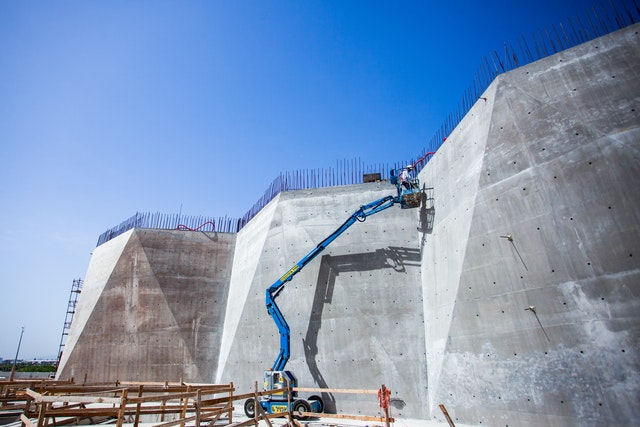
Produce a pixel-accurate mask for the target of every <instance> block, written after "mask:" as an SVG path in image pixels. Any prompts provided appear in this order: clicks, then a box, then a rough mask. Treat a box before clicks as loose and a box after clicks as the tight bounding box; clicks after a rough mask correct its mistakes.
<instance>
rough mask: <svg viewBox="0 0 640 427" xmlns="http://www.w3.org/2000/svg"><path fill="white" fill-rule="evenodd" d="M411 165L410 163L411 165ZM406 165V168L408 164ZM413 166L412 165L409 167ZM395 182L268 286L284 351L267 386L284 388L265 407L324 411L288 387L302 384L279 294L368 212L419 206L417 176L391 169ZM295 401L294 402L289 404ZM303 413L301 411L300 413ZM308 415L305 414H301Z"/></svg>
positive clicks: (250, 405) (249, 410)
mask: <svg viewBox="0 0 640 427" xmlns="http://www.w3.org/2000/svg"><path fill="white" fill-rule="evenodd" d="M408 168H409V167H408ZM405 169H406V168H405ZM409 170H411V168H409ZM389 181H390V182H391V184H393V185H395V186H396V187H397V189H398V192H397V195H396V196H386V197H383V198H381V199H378V200H375V201H373V202H371V203H369V204H366V205H363V206H360V209H358V210H357V211H355V212H354V213H353V214H351V216H350V217H349V218H347V220H346V221H345V222H344V223H343V224H342V225H341V226H340V227H338V228H337V229H336V230H335V231H334V232H333V233H331V234H330V235H329V236H328V237H326V238H325V239H324V240H323V241H322V242H320V243H319V244H318V245H317V246H316V247H315V248H313V250H312V251H311V252H309V253H308V254H307V255H305V256H304V258H302V259H301V260H300V261H298V262H297V263H296V264H295V265H294V266H293V267H291V268H290V269H289V270H288V271H287V272H286V273H285V274H284V275H283V276H282V277H280V278H279V279H278V280H276V281H275V283H274V284H273V285H271V286H270V287H269V288H267V292H266V304H267V311H268V312H269V314H270V315H271V317H272V318H273V321H274V322H275V324H276V326H277V327H278V332H279V333H280V352H279V353H278V357H277V358H276V360H275V362H274V363H273V366H272V367H271V369H269V370H268V371H264V390H265V391H273V390H282V391H280V392H278V393H274V394H269V395H266V396H261V397H260V398H259V401H258V403H259V404H260V406H261V407H262V409H263V410H264V411H265V412H267V413H269V414H272V413H276V412H288V411H291V412H293V413H295V414H299V413H301V412H316V413H319V412H322V411H323V409H324V404H323V402H322V398H320V396H310V397H309V398H308V399H303V398H299V397H298V394H297V392H296V391H288V388H289V387H291V388H294V387H297V386H298V380H297V379H296V377H295V375H294V374H293V373H292V372H291V371H287V370H285V369H284V368H285V366H286V364H287V362H288V361H289V356H290V329H289V325H288V324H287V321H286V320H285V318H284V316H283V315H282V312H281V311H280V308H279V307H278V305H277V304H276V298H277V297H278V295H279V294H280V292H282V290H283V289H284V287H285V285H286V284H287V282H290V281H291V279H293V276H295V275H296V274H298V273H299V272H300V271H301V270H302V269H303V268H304V267H305V266H306V265H307V264H309V263H310V262H311V261H312V260H313V259H314V258H315V257H316V256H318V254H319V253H320V252H322V251H323V250H325V248H326V247H327V246H329V245H330V244H331V242H333V241H334V240H335V239H336V238H338V236H340V235H341V234H342V233H344V232H345V231H346V230H347V229H348V228H349V227H351V226H352V225H353V224H354V223H355V222H356V221H359V222H364V220H366V219H367V217H368V216H371V215H373V214H376V213H378V212H381V211H383V210H385V209H387V208H390V207H391V206H393V205H395V204H399V205H400V207H401V208H403V209H405V208H417V207H419V206H420V203H421V201H422V193H421V191H420V188H419V187H420V186H419V182H418V179H417V178H412V177H410V176H409V177H408V178H407V177H406V174H405V176H404V177H403V175H396V171H393V170H392V171H391V179H390V180H389ZM255 405H256V402H255V400H254V399H253V398H249V399H247V400H246V401H245V403H244V412H245V414H246V415H247V416H248V417H250V418H253V417H254V416H255V410H256V406H255ZM289 405H291V406H289ZM298 416H299V415H298ZM300 417H301V418H304V417H303V416H300Z"/></svg>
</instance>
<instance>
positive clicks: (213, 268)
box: [57, 229, 235, 382]
mask: <svg viewBox="0 0 640 427" xmlns="http://www.w3.org/2000/svg"><path fill="white" fill-rule="evenodd" d="M234 246H235V235H233V234H220V233H218V234H216V233H202V232H184V231H170V230H141V229H135V230H131V231H129V232H127V233H125V234H123V235H121V236H118V237H117V238H115V239H113V240H111V241H109V242H107V243H105V244H103V245H101V246H99V247H97V248H96V249H95V250H94V252H93V255H92V257H91V261H90V264H89V268H88V270H87V274H86V276H85V286H84V287H83V290H82V294H81V297H80V299H79V301H78V306H77V308H76V315H75V316H74V319H73V323H72V325H71V329H70V331H69V338H68V341H67V345H66V348H67V351H64V352H63V357H62V359H61V363H60V366H59V368H58V373H57V375H58V376H59V377H63V378H71V377H74V378H75V379H76V382H82V381H89V382H98V381H105V380H107V379H109V380H111V379H133V380H138V381H151V380H158V381H160V380H165V379H168V378H174V379H182V378H183V379H185V380H187V379H188V380H189V381H194V382H212V381H213V373H214V372H215V366H216V362H217V354H218V352H219V347H220V339H221V336H222V329H223V319H224V307H225V305H226V302H227V295H228V293H229V288H228V283H229V276H230V271H231V262H232V256H233V249H234Z"/></svg>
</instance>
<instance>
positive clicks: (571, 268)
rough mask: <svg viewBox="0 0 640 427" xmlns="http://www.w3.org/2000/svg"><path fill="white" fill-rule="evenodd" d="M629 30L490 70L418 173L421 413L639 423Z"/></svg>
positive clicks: (637, 180)
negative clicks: (423, 352) (422, 213)
mask: <svg viewBox="0 0 640 427" xmlns="http://www.w3.org/2000/svg"><path fill="white" fill-rule="evenodd" d="M639 29H640V27H639V26H638V25H636V26H633V27H630V28H627V29H625V30H622V31H620V32H618V33H615V34H611V35H609V36H606V37H603V38H601V39H597V40H595V41H593V42H590V43H587V44H585V45H582V46H579V47H577V48H575V49H571V50H569V51H566V52H563V53H560V54H558V55H554V56H552V57H550V58H548V59H545V60H543V61H539V62H536V63H534V64H531V65H529V66H527V67H523V68H521V69H517V70H515V71H512V72H510V73H507V74H504V75H501V76H499V77H498V78H497V79H496V80H495V81H494V82H493V84H492V85H491V86H490V88H489V89H488V90H487V91H486V93H485V94H484V95H483V98H485V99H484V100H479V101H478V102H477V103H476V105H475V106H474V107H473V109H472V110H471V111H470V112H469V114H468V115H467V116H466V117H465V119H464V120H463V121H462V123H461V124H460V126H458V128H457V129H456V130H455V131H454V132H453V133H452V135H451V136H450V137H449V138H448V140H447V143H446V144H445V145H443V147H442V148H441V149H440V150H439V151H438V153H437V154H436V155H435V156H434V157H433V159H432V161H431V162H430V163H429V164H428V165H427V167H426V168H425V169H424V170H423V172H422V173H421V175H420V176H421V178H422V181H423V182H426V183H428V185H431V186H432V187H433V190H432V193H430V194H431V197H433V204H434V226H433V230H432V231H431V233H425V234H423V236H422V238H423V241H424V245H423V248H422V283H423V292H424V299H425V309H424V312H425V319H426V337H427V340H426V342H427V355H428V357H427V360H428V371H429V386H430V392H429V406H430V409H431V413H432V415H436V416H440V414H439V409H438V407H437V404H438V403H445V404H446V405H447V407H448V408H450V412H452V413H454V414H455V417H456V419H458V420H460V421H462V422H465V423H469V424H480V423H481V424H482V425H492V426H504V425H510V426H512V425H518V426H522V425H531V426H533V425H547V426H558V425H584V426H591V425H619V426H623V425H637V424H638V422H640V403H639V402H640V377H639V376H638V372H639V370H640V355H639V354H638V338H639V337H640V301H639V299H638V296H639V293H640V287H639V284H640V268H639V262H638V257H639V256H640V255H639V252H640V247H639V245H640V243H639V242H640V227H639V224H640V213H639V210H638V208H639V201H640V163H639V160H640V36H638V30H639ZM508 235H511V236H512V239H509V238H508V237H505V236H508ZM530 306H532V307H535V309H529V307H530ZM534 310H535V311H534Z"/></svg>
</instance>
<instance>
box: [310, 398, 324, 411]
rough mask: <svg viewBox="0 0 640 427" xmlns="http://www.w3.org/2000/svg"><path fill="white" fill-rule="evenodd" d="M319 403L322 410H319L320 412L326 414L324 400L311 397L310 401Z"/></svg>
mask: <svg viewBox="0 0 640 427" xmlns="http://www.w3.org/2000/svg"><path fill="white" fill-rule="evenodd" d="M314 400H315V401H317V402H320V409H319V410H318V412H324V402H323V401H322V398H321V397H320V396H318V395H315V394H314V395H313V396H309V401H311V402H312V401H314Z"/></svg>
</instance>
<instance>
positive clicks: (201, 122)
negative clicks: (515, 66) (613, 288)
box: [0, 0, 587, 359]
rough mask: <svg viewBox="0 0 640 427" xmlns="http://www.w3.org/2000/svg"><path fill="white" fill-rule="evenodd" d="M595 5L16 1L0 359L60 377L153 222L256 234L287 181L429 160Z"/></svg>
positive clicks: (2, 63) (7, 90) (8, 68)
mask: <svg viewBox="0 0 640 427" xmlns="http://www.w3.org/2000/svg"><path fill="white" fill-rule="evenodd" d="M586 5H587V4H586V3H585V2H584V1H582V0H575V1H574V0H565V1H558V0H553V1H551V0H539V1H536V2H519V1H490V0H489V1H467V0H464V1H456V2H446V1H439V2H431V1H394V2H391V1H386V2H383V1H286V0H283V1H271V0H264V1H262V0H260V1H258V0H255V1H235V0H234V1H49V0H43V1H9V0H0V203H1V206H2V208H1V209H0V289H1V291H2V310H1V313H2V316H1V319H2V329H0V331H1V332H0V357H3V358H5V359H12V358H13V357H14V355H15V351H16V346H17V344H18V339H19V337H20V330H21V327H22V326H24V328H25V332H24V338H23V340H22V347H21V350H20V357H21V358H25V359H33V358H39V357H55V355H56V354H57V350H58V344H59V341H60V336H61V333H62V327H63V322H64V318H65V312H66V308H67V300H68V297H69V291H70V288H71V282H72V280H73V279H74V278H81V277H84V274H85V272H86V269H87V266H88V263H89V258H90V253H91V251H92V250H93V248H94V247H95V243H96V240H97V238H98V236H99V235H100V234H101V233H102V232H104V231H105V230H106V229H108V228H110V227H113V226H115V225H117V224H119V223H120V222H121V221H123V220H125V219H126V218H128V217H130V216H131V215H133V214H134V213H135V212H136V211H140V212H149V211H150V212H162V213H177V212H179V211H180V210H181V211H182V213H183V214H188V215H209V216H216V217H217V216H224V215H229V216H231V217H239V216H242V215H243V214H244V213H245V212H246V211H247V210H248V209H249V208H250V207H251V206H252V205H253V203H254V202H255V201H256V200H258V198H259V197H260V196H261V195H262V194H263V193H264V191H265V189H266V188H267V187H268V185H269V184H270V183H271V181H272V180H273V179H274V178H275V177H276V176H277V175H278V173H279V172H281V171H289V170H295V169H312V168H329V167H333V166H335V165H336V162H337V161H338V160H343V159H353V158H359V159H361V160H362V161H363V162H365V163H384V162H394V161H401V160H405V159H409V158H415V157H416V156H418V155H419V153H420V151H421V150H422V149H423V148H424V147H425V144H426V142H427V141H428V140H429V139H430V138H431V137H432V136H433V135H434V134H435V132H436V131H437V129H438V128H439V127H440V125H441V124H442V122H443V120H444V119H445V117H446V116H447V115H448V114H449V113H450V112H451V111H452V110H453V109H454V108H455V107H456V106H457V104H458V102H459V100H460V97H461V95H462V93H463V91H464V90H465V89H466V88H467V87H468V86H469V85H470V84H471V82H472V80H473V77H474V73H475V71H476V70H477V69H478V68H479V67H480V65H481V64H482V61H483V57H484V56H485V55H487V54H488V53H489V52H490V51H492V50H500V49H501V48H502V47H503V45H504V43H505V42H508V43H515V42H517V40H518V39H519V38H520V37H521V36H525V37H529V36H530V34H531V33H533V32H534V31H539V30H541V29H545V28H547V27H548V26H550V25H552V24H557V23H559V22H563V21H565V20H566V19H567V18H571V17H575V16H576V15H580V14H582V13H584V11H585V8H586V7H587V6H586Z"/></svg>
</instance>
